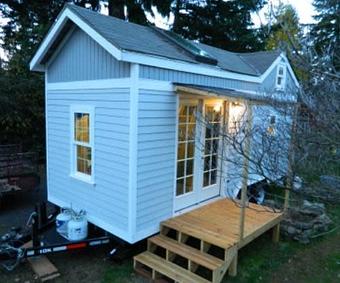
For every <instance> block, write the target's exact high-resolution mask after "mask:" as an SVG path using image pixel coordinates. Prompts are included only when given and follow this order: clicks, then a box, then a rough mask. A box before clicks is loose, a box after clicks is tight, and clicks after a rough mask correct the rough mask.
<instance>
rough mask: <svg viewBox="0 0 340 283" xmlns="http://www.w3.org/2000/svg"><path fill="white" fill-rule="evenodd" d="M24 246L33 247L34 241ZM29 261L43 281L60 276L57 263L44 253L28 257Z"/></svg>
mask: <svg viewBox="0 0 340 283" xmlns="http://www.w3.org/2000/svg"><path fill="white" fill-rule="evenodd" d="M22 247H23V248H30V247H32V241H29V242H27V243H25V244H24V245H23V246H22ZM27 261H28V263H29V264H30V265H31V267H32V269H33V271H34V273H35V274H36V275H37V276H38V277H39V279H40V280H41V281H42V282H45V281H48V280H52V279H55V278H57V277H59V276H60V273H59V272H58V269H57V268H56V267H55V265H54V264H53V263H52V262H51V261H50V260H49V259H48V258H47V257H46V256H44V255H41V256H36V257H29V258H27Z"/></svg>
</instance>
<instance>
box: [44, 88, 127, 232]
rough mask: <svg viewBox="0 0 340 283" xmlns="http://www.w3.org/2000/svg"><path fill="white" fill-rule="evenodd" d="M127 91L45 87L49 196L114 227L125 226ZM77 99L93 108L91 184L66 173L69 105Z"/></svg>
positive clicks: (69, 131) (68, 168)
mask: <svg viewBox="0 0 340 283" xmlns="http://www.w3.org/2000/svg"><path fill="white" fill-rule="evenodd" d="M129 93H130V92H129V89H128V88H127V89H101V90H98V89H97V90H96V89H94V90H63V91H52V90H49V91H47V113H48V114H47V122H48V124H47V126H48V137H47V141H48V165H49V168H48V184H49V187H48V197H49V199H52V200H58V201H60V202H62V203H65V204H66V205H72V206H73V207H75V208H78V209H85V210H86V211H87V213H88V215H89V218H93V219H100V221H103V222H104V223H108V224H109V225H111V226H114V227H116V228H117V229H120V230H126V229H127V227H128V183H129V182H128V176H129V164H128V161H129V113H130V112H129V101H130V99H129V97H130V96H129ZM77 104H78V105H79V104H80V105H90V106H93V107H95V110H94V112H95V119H94V156H95V160H94V161H93V163H94V175H95V179H94V182H95V185H90V184H87V183H85V182H82V181H79V180H77V179H74V178H73V177H70V173H71V168H70V166H71V165H70V159H71V156H70V154H71V153H70V150H71V148H70V147H71V145H70V141H71V131H72V129H71V128H70V124H71V121H70V119H71V118H70V106H71V105H77ZM95 224H96V225H98V226H102V225H101V223H95ZM103 228H106V229H107V227H103ZM108 230H109V229H108ZM111 232H112V231H111Z"/></svg>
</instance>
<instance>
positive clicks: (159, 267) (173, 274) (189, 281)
mask: <svg viewBox="0 0 340 283" xmlns="http://www.w3.org/2000/svg"><path fill="white" fill-rule="evenodd" d="M140 264H141V265H145V266H147V267H149V268H151V269H152V279H153V280H155V279H157V273H158V274H162V275H165V276H166V277H168V278H170V279H172V280H174V281H175V282H179V283H208V282H210V281H208V280H206V279H204V278H202V277H200V276H198V275H196V274H195V273H192V272H190V271H188V270H186V269H184V268H182V267H180V266H178V265H176V264H174V263H172V262H169V261H166V260H165V259H163V258H161V257H159V256H157V255H155V254H152V253H150V252H148V251H146V252H144V253H141V254H139V255H137V256H135V257H134V268H135V270H136V271H137V272H138V269H139V268H140V267H139V266H138V265H140Z"/></svg>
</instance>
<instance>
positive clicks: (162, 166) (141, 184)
mask: <svg viewBox="0 0 340 283" xmlns="http://www.w3.org/2000/svg"><path fill="white" fill-rule="evenodd" d="M176 99H177V98H176V95H175V94H174V93H173V92H170V91H153V90H139V104H138V154H137V229H136V230H137V231H143V230H144V229H150V228H155V229H157V228H158V227H159V223H160V221H162V220H164V219H166V218H169V217H171V216H172V210H173V196H174V177H175V172H174V170H175V157H176V151H175V144H176V113H177V111H176Z"/></svg>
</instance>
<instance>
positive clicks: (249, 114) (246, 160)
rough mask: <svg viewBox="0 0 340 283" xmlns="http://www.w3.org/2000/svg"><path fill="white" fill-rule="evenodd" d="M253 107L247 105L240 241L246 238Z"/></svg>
mask: <svg viewBox="0 0 340 283" xmlns="http://www.w3.org/2000/svg"><path fill="white" fill-rule="evenodd" d="M252 119H253V113H252V105H251V104H250V103H247V119H246V123H247V124H246V130H245V135H246V137H245V145H244V156H243V158H244V162H243V168H242V189H241V215H240V241H242V239H243V237H244V224H245V213H246V199H247V187H248V171H249V156H250V144H251V134H250V132H251V128H252V124H253V121H252Z"/></svg>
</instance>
